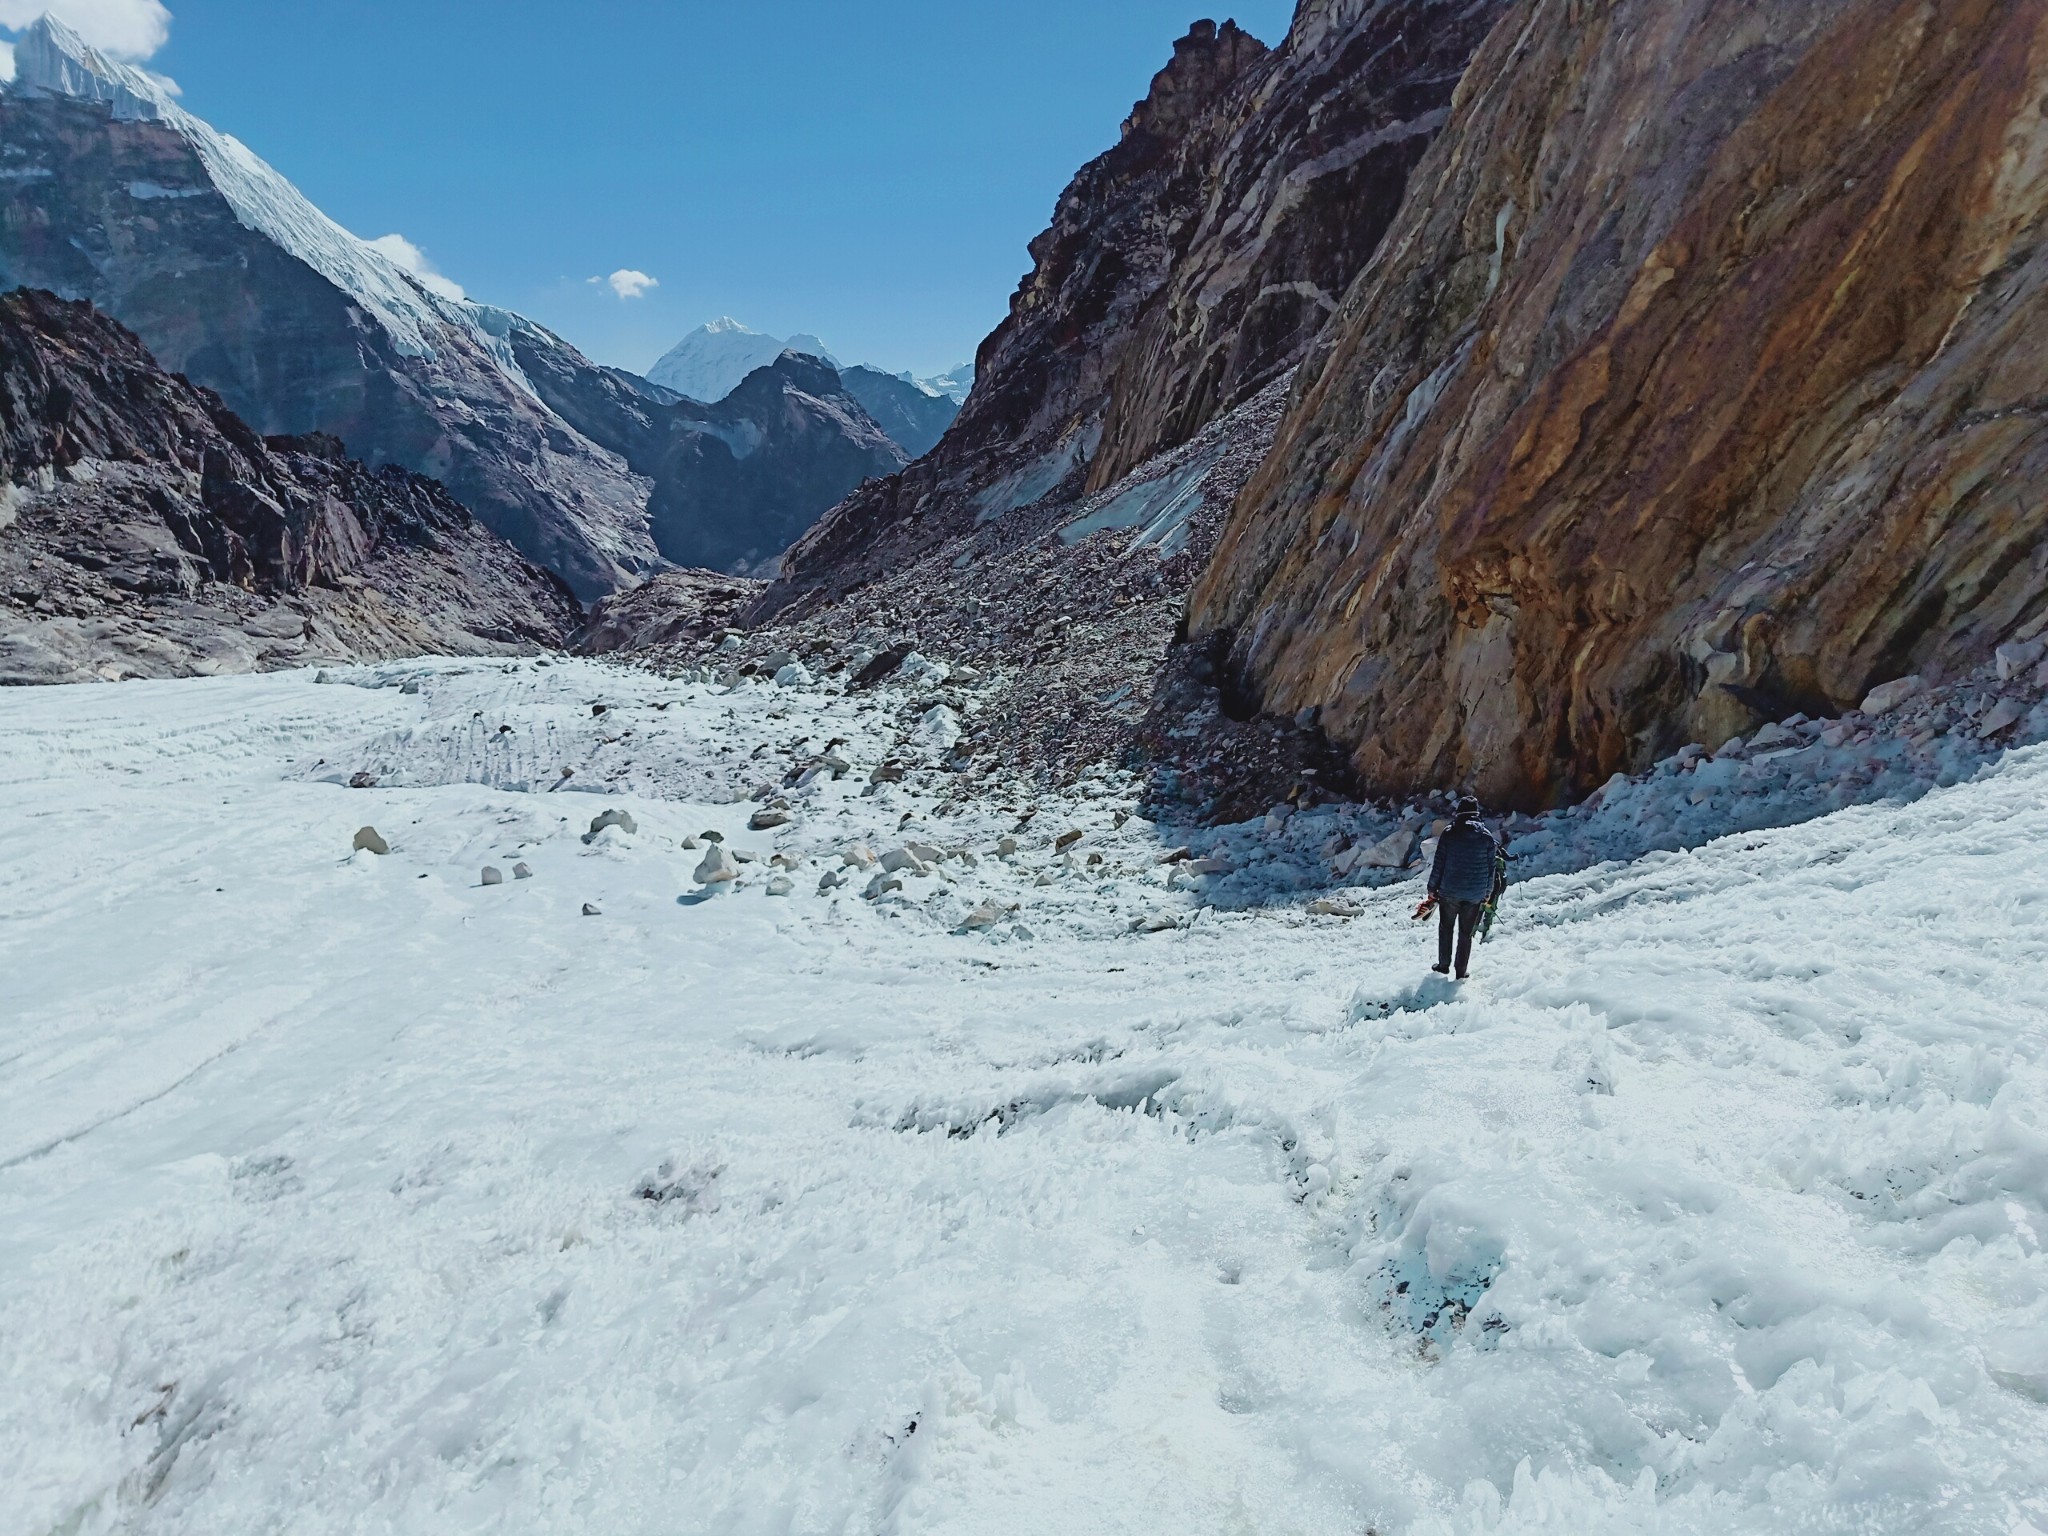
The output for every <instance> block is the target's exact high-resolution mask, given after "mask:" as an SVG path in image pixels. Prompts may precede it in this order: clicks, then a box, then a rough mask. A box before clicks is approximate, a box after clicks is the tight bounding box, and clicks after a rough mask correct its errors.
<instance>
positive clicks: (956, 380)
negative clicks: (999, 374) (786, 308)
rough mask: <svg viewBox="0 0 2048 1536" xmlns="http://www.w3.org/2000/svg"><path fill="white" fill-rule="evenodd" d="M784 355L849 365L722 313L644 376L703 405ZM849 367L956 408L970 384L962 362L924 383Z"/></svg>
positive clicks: (812, 342)
mask: <svg viewBox="0 0 2048 1536" xmlns="http://www.w3.org/2000/svg"><path fill="white" fill-rule="evenodd" d="M784 352H798V353H802V354H803V355H804V356H806V357H818V358H823V359H824V360H825V361H826V362H828V363H830V364H831V365H832V366H833V367H834V368H837V369H838V370H839V371H840V372H841V373H842V374H844V373H845V372H847V370H848V366H849V365H847V364H844V363H841V362H840V361H839V359H838V358H836V357H834V356H833V355H832V353H831V350H830V349H829V348H827V347H826V345H825V343H824V342H822V341H820V340H819V339H818V338H817V337H816V336H813V335H810V334H809V333H808V332H803V331H799V332H798V333H797V334H796V335H794V336H785V337H782V338H780V339H779V340H778V339H777V338H776V337H774V336H770V335H768V334H767V333H766V332H764V331H757V330H754V329H753V328H752V327H751V326H745V325H742V324H740V322H739V321H737V320H735V319H733V318H732V317H731V316H730V315H722V316H720V317H719V318H718V319H716V320H713V321H710V322H709V323H708V324H705V325H700V326H698V327H697V329H696V330H694V331H692V332H690V334H689V335H687V336H685V337H684V338H683V339H682V340H681V341H679V342H677V343H676V344H675V345H674V346H673V347H671V348H670V349H669V350H668V351H667V352H666V353H665V354H663V356H662V358H661V361H660V362H658V363H656V364H655V365H654V366H653V367H652V368H650V369H648V370H647V377H648V379H649V380H651V381H652V382H653V383H656V384H659V385H660V386H661V387H662V388H663V389H672V390H674V391H675V392H676V393H677V394H679V395H688V396H689V397H690V398H691V399H692V400H701V401H703V402H705V403H706V404H707V405H708V404H710V403H712V402H714V401H718V400H723V399H724V398H725V397H726V396H727V395H729V394H731V393H732V392H733V391H734V390H735V389H738V388H739V385H740V380H741V379H744V378H745V377H746V376H747V375H748V374H750V373H752V372H753V371H754V370H755V369H756V368H765V367H767V366H768V364H770V363H772V362H774V361H775V359H776V358H778V357H780V356H781V355H782V354H783V353H784ZM850 366H851V367H854V368H859V369H862V370H863V371H865V372H869V373H877V374H881V375H884V376H885V377H888V378H894V379H901V380H902V381H903V382H904V383H906V384H909V385H911V386H913V387H914V388H916V389H919V390H921V391H923V392H924V393H925V394H927V395H932V396H939V395H943V396H945V397H946V398H947V399H949V400H951V401H952V402H953V403H954V404H955V405H959V404H962V403H964V402H965V401H966V399H967V392H968V391H969V390H970V389H971V388H973V386H974V364H972V363H962V364H961V365H960V366H959V367H957V368H953V369H949V370H947V371H946V372H945V373H941V374H936V375H934V376H933V377H931V378H928V379H920V378H918V377H917V376H916V375H915V374H913V373H908V372H905V373H891V372H890V371H889V370H888V369H886V368H877V367H875V366H874V365H873V364H872V363H854V364H852V365H850ZM905 446H906V447H907V446H909V445H908V444H906V445H905Z"/></svg>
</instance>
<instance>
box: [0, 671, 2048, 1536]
mask: <svg viewBox="0 0 2048 1536" xmlns="http://www.w3.org/2000/svg"><path fill="white" fill-rule="evenodd" d="M795 673H796V674H797V675H794V676H793V677H792V678H791V680H790V685H789V686H777V685H774V684H769V683H758V684H750V685H747V686H742V687H738V688H735V689H731V690H727V689H723V688H720V687H718V686H715V685H713V684H710V683H706V682H703V681H697V680H675V679H665V678H661V677H656V676H653V675H651V674H649V673H647V672H644V671H637V670H633V669H628V668H624V667H618V666H613V665H607V664H603V663H599V662H594V661H564V660H559V659H538V660H536V659H525V660H506V659H489V660H465V661H421V662H414V663H392V664H384V665H378V666H368V667H357V668H337V669H333V670H330V671H327V672H322V673H317V674H316V673H314V672H311V671H302V672H291V673H277V674H271V675H267V676H252V677H234V678H208V679H193V680H184V681H175V682H131V683H124V684H118V685H98V686H69V687H54V688H46V689H37V690H17V691H10V692H8V693H6V694H5V695H4V696H0V1373H4V1379H5V1380H6V1382H7V1383H8V1386H7V1391H6V1392H5V1394H4V1395H0V1487H5V1488H6V1489H8V1490H9V1492H8V1496H7V1497H6V1498H5V1499H4V1500H0V1536H17V1533H19V1536H30V1533H35V1536H40V1533H44V1532H51V1531H66V1532H81V1533H84V1532H103V1531H147V1532H153V1533H154V1532H202V1531H206V1532H215V1531H244V1530H251V1531H253V1530H264V1529H284V1528H289V1529H291V1530H293V1531H297V1532H307V1533H312V1532H340V1531H350V1532H372V1531H376V1532H383V1531H389V1532H422V1531H434V1532H461V1531H493V1532H498V1531H513V1532H541V1531H562V1532H583V1531H606V1532H615V1533H623V1532H657V1531H661V1532H666V1531H678V1530H688V1531H703V1532H723V1533H735V1536H737V1533H754V1532H762V1533H767V1532H778V1533H790V1532H848V1533H853V1532H862V1533H865V1532H904V1533H908V1532H920V1533H930V1532H962V1533H966V1532H983V1531H989V1530H995V1529H1004V1528H1019V1529H1033V1530H1045V1531H1068V1530H1071V1531H1080V1530H1087V1531H1104V1532H1107V1531H1140V1530H1143V1531H1156V1530H1179V1531H1189V1532H1210V1531H1219V1532H1220V1531H1243V1532H1261V1533H1283V1532H1301V1533H1322V1532H1346V1533H1353V1536H1355V1533H1358V1532H1362V1531H1373V1532H1376V1533H1379V1536H1392V1533H1396V1532H1400V1533H1410V1532H1412V1533H1418V1536H1453V1533H1455V1536H1468V1533H1482V1532H1513V1533H1536V1532H1546V1533H1558V1536H1564V1533H1572V1536H1588V1533H1606V1532H1613V1533H1620V1532H1629V1533H1637V1532H1660V1533H1671V1536H1677V1533H1700V1536H1707V1533H1713V1536H1728V1533H1747V1532H1756V1533H1764V1532H1773V1533H1779V1532H1794V1531H1797V1532H1850V1531H1859V1532H1860V1531H1871V1532H1878V1531H1885V1532H1897V1531H1908V1530H1910V1531H1916V1532H1958V1533H1985V1536H2014V1533H2025V1532H2028V1531H2034V1532H2036V1533H2037V1536H2038V1532H2040V1531H2048V1408H2044V1406H2043V1405H2044V1403H2048V1255H2044V1254H2043V1251H2042V1237H2043V1234H2044V1233H2048V1003H2044V1000H2043V993H2042V984H2041V978H2042V977H2043V976H2044V975H2048V746H2033V747H2025V748H2021V749H2017V750H2013V751H2009V752H2006V753H2004V754H2002V755H1999V756H1994V757H1993V758H1992V759H1991V760H1990V761H1988V762H1987V763H1985V764H1984V765H1983V766H1981V767H1975V768H1973V769H1972V770H1971V771H1970V772H1969V773H1968V774H1967V776H1965V777H1963V778H1962V779H1961V781H1960V782H1953V783H1949V784H1947V785H1945V786H1944V787H1938V788H1931V789H1930V790H1928V792H1926V793H1924V794H1922V795H1919V796H1918V797H1917V798H1905V797H1901V798H1899V799H1897V800H1892V801H1885V802H1881V803H1873V804H1856V805H1850V806H1848V807H1846V808H1844V809H1840V810H1835V811H1833V812H1832V813H1829V814H1819V815H1815V816H1813V817H1812V818H1811V819H1809V820H1806V821H1804V822H1803V823H1802V824H1800V825H1796V826H1790V827H1784V828H1778V829H1763V830H1745V831H1738V832H1735V833H1732V834H1731V835H1728V836H1723V837H1720V838H1718V839H1716V840H1712V841H1706V842H1704V843H1703V845H1702V846H1699V847H1696V848H1693V849H1690V850H1689V851H1684V850H1682V851H1676V852H1673V851H1669V850H1659V851H1653V852H1649V853H1647V854H1643V855H1642V856H1640V857H1630V858H1610V859H1607V860H1605V861H1604V862H1599V863H1592V864H1590V865H1589V866H1587V867H1581V868H1575V869H1572V868H1568V869H1563V870H1560V871H1557V872H1553V873H1545V874H1541V875H1540V876H1538V877H1536V878H1531V879H1527V880H1524V881H1522V882H1521V883H1519V884H1517V885H1515V886H1513V887H1512V888H1511V890H1510V893H1509V896H1508V899H1507V902H1506V904H1505V905H1504V908H1503V913H1502V918H1501V924H1500V927H1499V929H1498V930H1497V931H1496V933H1495V935H1494V938H1493V940H1492V941H1491V942H1490V943H1488V944H1487V945H1486V946H1485V947H1484V948H1483V949H1482V950H1481V951H1480V952H1479V957H1478V962H1477V964H1476V966H1475V976H1474V979H1473V980H1472V981H1471V982H1469V983H1467V984H1465V986H1464V987H1463V988H1459V987H1456V986H1454V985H1452V984H1449V983H1445V982H1442V981H1440V980H1439V979H1438V978H1435V977H1432V976H1430V975H1429V974H1428V965H1429V963H1430V961H1431V959H1432V958H1433V930H1430V931H1428V932H1425V931H1424V930H1422V929H1420V928H1418V927H1416V926H1414V925H1412V924H1411V923H1410V922H1409V921H1408V916H1409V913H1410V911H1411V910H1412V909H1413V907H1414V905H1415V903H1416V901H1417V900H1418V898H1419V895H1420V892H1419V890H1418V889H1417V884H1418V882H1417V881H1416V879H1415V878H1414V877H1413V875H1412V873H1411V874H1409V875H1406V876H1402V875H1400V874H1399V873H1398V872H1389V873H1388V874H1387V875H1386V876H1385V879H1386V881H1387V883H1384V884H1382V885H1380V886H1378V887H1377V888H1375V887H1371V886H1363V885H1360V886H1346V887H1344V888H1342V890H1341V891H1339V890H1335V889H1331V888H1329V887H1328V886H1327V883H1325V885H1323V886H1317V885H1315V884H1314V882H1305V881H1304V880H1303V879H1300V878H1297V877H1296V876H1295V875H1291V874H1284V872H1285V871H1286V870H1288V869H1297V868H1305V867H1306V865H1305V864H1292V865H1291V864H1289V863H1288V861H1287V859H1286V858H1285V857H1284V856H1283V853H1284V849H1285V848H1286V847H1287V846H1289V845H1288V844H1286V842H1285V838H1286V837H1289V836H1298V837H1301V838H1309V837H1312V836H1315V837H1319V836H1321V835H1322V833H1321V831H1314V832H1311V831H1302V832H1299V833H1295V832H1290V831H1288V830H1287V825H1286V823H1287V821H1288V818H1280V821H1281V823H1282V824H1281V826H1280V827H1279V828H1278V829H1264V830H1248V831H1243V832H1242V834H1241V835H1239V834H1229V835H1223V836H1219V837H1218V838H1212V839H1211V840H1210V841H1207V842H1204V841H1203V840H1202V835H1201V834H1197V833H1195V832H1193V831H1192V830H1190V829H1178V828H1173V827H1168V826H1160V825H1155V824H1153V823H1151V822H1149V821H1148V820H1147V819H1146V818H1145V816H1144V815H1143V814H1142V807H1141V806H1140V805H1139V804H1138V803H1137V800H1136V798H1135V787H1134V785H1132V784H1131V783H1129V782H1127V781H1125V780H1122V779H1120V778H1118V777H1117V776H1115V775H1112V774H1109V773H1107V772H1105V773H1101V774H1098V775H1095V776H1093V777H1091V778H1086V779H1084V780H1083V781H1082V782H1081V783H1080V784H1079V785H1077V786H1076V787H1075V788H1074V789H1073V790H1071V791H1067V792H1061V793H1060V794H1058V795H1054V794H1051V793H1049V792H1047V791H1046V790H1044V789H1043V788H1030V787H1027V786H1025V785H1022V784H1019V785H1017V786H1015V788H1014V792H1013V793H1011V794H1010V795H1009V796H1008V797H1004V796H1003V795H1002V794H1000V793H998V792H996V791H994V790H992V789H990V788H989V786H988V785H987V784H982V785H981V786H980V787H979V788H977V789H976V791H975V792H974V795H973V797H971V798H962V797H960V796H958V795H956V794H955V793H954V791H953V788H952V786H953V782H954V779H955V777H956V776H954V775H949V774H947V773H945V772H942V771H941V770H940V769H939V768H938V767H937V766H936V765H937V764H938V763H939V762H941V761H942V760H943V757H944V754H945V752H946V751H947V749H948V747H949V746H950V745H951V744H952V740H953V739H954V736H955V735H956V733H957V722H956V721H951V720H950V719H949V718H948V715H947V712H946V711H944V710H942V709H939V708H936V707H933V706H930V704H929V700H928V699H927V698H925V697H921V696H919V695H918V694H917V693H916V692H915V690H914V689H912V688H911V687H910V686H909V685H907V684H906V685H904V686H903V687H897V688H884V689H880V690H875V691H873V692H868V693H862V694H851V693H846V692H843V691H841V690H840V689H839V688H838V686H837V685H833V684H818V683H814V682H812V681H810V680H809V679H808V678H807V677H806V676H803V675H801V668H798V669H795ZM352 784H353V785H355V786H358V787H351V785H352ZM592 790H595V791H597V792H595V793H592V792H589V791H592ZM1615 798H1617V799H1621V798H1625V797H1623V796H1620V795H1619V794H1618V793H1617V796H1616V797H1615ZM1702 803H1711V802H1702ZM1695 809H1696V806H1695V805H1694V804H1693V803H1688V813H1689V814H1691V813H1693V812H1694V811H1695ZM615 810H616V811H623V812H625V813H626V814H627V819H628V820H629V821H630V823H631V825H630V826H628V825H625V824H614V825H610V826H594V825H593V822H594V821H598V820H611V821H615V822H616V821H617V818H610V817H605V816H603V813H606V812H610V811H615ZM1700 814H1704V812H1700ZM1312 819H1313V814H1312V813H1307V812H1304V813H1301V814H1298V815H1296V816H1295V817H1293V818H1292V820H1293V821H1294V822H1301V823H1305V822H1308V821H1310V820H1312ZM757 824H758V825H757ZM364 827H374V828H376V829H377V832H378V834H379V839H377V840H380V841H381V842H382V843H383V844H384V845H385V846H386V847H388V852H385V853H382V854H379V853H375V852H371V851H368V850H361V849H355V850H353V851H352V844H353V843H354V842H355V841H357V833H358V830H359V829H361V828H364ZM1376 830H1377V829H1376ZM710 831H715V832H717V833H719V834H720V835H721V838H722V844H720V845H719V846H722V847H723V848H724V849H725V850H727V852H728V855H729V856H730V855H744V857H742V858H737V859H735V860H734V867H735V868H736V870H737V876H738V878H737V879H734V880H730V881H724V882H720V883H719V884H717V885H715V886H710V887H706V886H701V885H700V884H699V883H698V882H697V881H696V880H695V879H694V878H693V871H696V870H698V869H699V868H700V866H702V867H705V868H711V867H713V866H716V865H718V864H719V863H720V862H721V861H720V860H719V859H718V858H717V857H716V854H715V849H714V847H713V845H712V843H711V842H707V840H706V839H705V837H704V834H705V833H706V832H710ZM1070 833H1078V834H1080V835H1079V837H1078V838H1069V837H1068V834H1070ZM1006 839H1007V840H1008V843H1006V841H1005V840H1006ZM1063 842H1064V846H1062V843H1063ZM1011 845H1014V846H1011ZM1183 846H1187V847H1188V852H1189V854H1190V856H1188V857H1176V855H1177V854H1180V853H1181V851H1182V848H1183ZM1268 847H1270V848H1272V849H1275V850H1281V851H1276V852H1274V853H1273V854H1272V855H1271V857H1270V860H1269V863H1270V865H1271V867H1272V868H1273V869H1274V870H1276V871H1281V872H1282V873H1276V874H1273V875H1272V876H1271V877H1270V878H1269V877H1268V876H1266V875H1264V874H1261V873H1260V871H1261V870H1263V869H1265V868H1266V867H1267V865H1266V864H1262V863H1260V862H1259V860H1260V855H1259V854H1258V851H1257V850H1259V849H1261V848H1268ZM1216 850H1221V851H1216ZM1195 855H1200V856H1199V857H1197V856H1195ZM875 856H882V859H883V861H884V862H887V863H889V864H893V865H894V866H896V867H895V868H893V869H884V868H882V867H881V866H880V864H879V863H878V864H875V865H874V866H873V867H870V865H869V862H868V861H869V860H870V859H871V858H873V857H875ZM486 868H489V869H491V870H492V871H495V872H497V873H500V874H501V875H502V876H503V879H502V883H490V884H486V883H484V875H483V872H484V871H485V869H486ZM522 869H523V870H524V871H525V873H523V874H522V873H521V872H520V871H521V870H522ZM892 882H894V884H895V887H896V888H893V889H892V888H891V884H892ZM771 892H772V893H775V894H771ZM1226 897H1227V899H1224V898H1226Z"/></svg>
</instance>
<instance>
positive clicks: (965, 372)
mask: <svg viewBox="0 0 2048 1536" xmlns="http://www.w3.org/2000/svg"><path fill="white" fill-rule="evenodd" d="M913 382H915V383H918V384H922V385H923V386H924V387H925V388H926V389H928V390H930V391H931V392H932V393H933V394H937V395H944V396H946V397H947V398H948V399H950V400H951V401H952V402H953V403H954V404H955V405H965V404H966V403H967V397H968V395H969V394H971V393H972V392H973V390H974V364H972V363H962V364H961V365H960V366H959V367H957V368H948V369H947V370H946V371H945V372H944V373H935V374H933V375H932V376H931V377H930V378H928V379H917V380H914V381H913Z"/></svg>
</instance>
